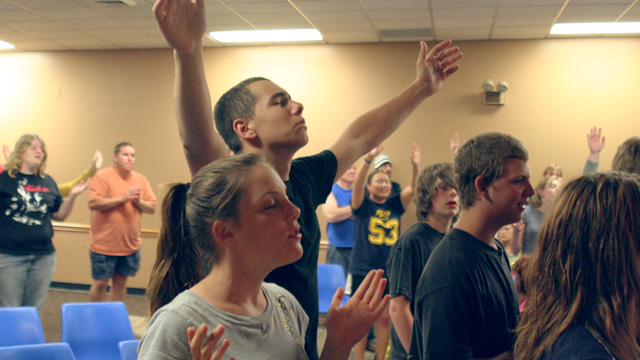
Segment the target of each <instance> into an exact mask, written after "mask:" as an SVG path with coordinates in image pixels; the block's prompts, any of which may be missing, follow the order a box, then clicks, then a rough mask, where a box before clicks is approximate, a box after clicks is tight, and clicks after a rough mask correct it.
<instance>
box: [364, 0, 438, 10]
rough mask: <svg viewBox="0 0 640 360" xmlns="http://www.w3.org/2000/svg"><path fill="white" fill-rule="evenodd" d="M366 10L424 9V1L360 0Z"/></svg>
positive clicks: (425, 5) (425, 3) (426, 6)
mask: <svg viewBox="0 0 640 360" xmlns="http://www.w3.org/2000/svg"><path fill="white" fill-rule="evenodd" d="M360 1H361V2H362V5H363V6H364V8H365V9H366V10H391V9H426V8H428V7H429V5H428V3H427V1H426V0H393V1H389V0H360Z"/></svg>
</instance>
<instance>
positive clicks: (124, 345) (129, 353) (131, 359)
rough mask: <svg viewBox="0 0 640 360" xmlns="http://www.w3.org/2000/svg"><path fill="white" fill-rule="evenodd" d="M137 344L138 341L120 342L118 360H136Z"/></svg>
mask: <svg viewBox="0 0 640 360" xmlns="http://www.w3.org/2000/svg"><path fill="white" fill-rule="evenodd" d="M138 344H140V340H126V341H120V343H119V344H118V347H119V348H120V360H138Z"/></svg>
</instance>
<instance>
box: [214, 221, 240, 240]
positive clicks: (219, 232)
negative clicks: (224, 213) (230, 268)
mask: <svg viewBox="0 0 640 360" xmlns="http://www.w3.org/2000/svg"><path fill="white" fill-rule="evenodd" d="M211 232H212V233H213V237H214V238H215V239H216V240H217V241H218V243H220V245H222V246H230V245H233V244H235V242H236V240H235V236H234V233H233V229H232V227H231V226H230V224H228V223H227V222H226V221H223V220H216V221H215V222H214V223H213V225H212V226H211Z"/></svg>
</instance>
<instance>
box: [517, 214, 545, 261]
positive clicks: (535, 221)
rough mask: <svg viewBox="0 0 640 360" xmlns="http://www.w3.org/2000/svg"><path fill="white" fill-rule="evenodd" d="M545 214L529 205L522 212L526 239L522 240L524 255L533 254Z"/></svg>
mask: <svg viewBox="0 0 640 360" xmlns="http://www.w3.org/2000/svg"><path fill="white" fill-rule="evenodd" d="M543 216H544V214H543V213H542V212H541V211H540V210H538V208H536V207H535V206H533V205H527V207H526V208H525V209H524V212H522V221H523V222H524V225H525V228H524V238H523V239H522V253H523V254H532V253H533V250H535V248H536V245H537V243H538V239H537V237H538V232H540V225H542V217H543Z"/></svg>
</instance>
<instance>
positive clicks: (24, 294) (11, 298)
mask: <svg viewBox="0 0 640 360" xmlns="http://www.w3.org/2000/svg"><path fill="white" fill-rule="evenodd" d="M55 268H56V253H53V254H44V255H9V254H0V306H4V307H6V306H35V307H36V308H37V309H38V310H40V309H42V305H44V299H45V298H46V297H47V292H48V291H49V286H50V285H51V278H52V277H53V271H54V269H55Z"/></svg>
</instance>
